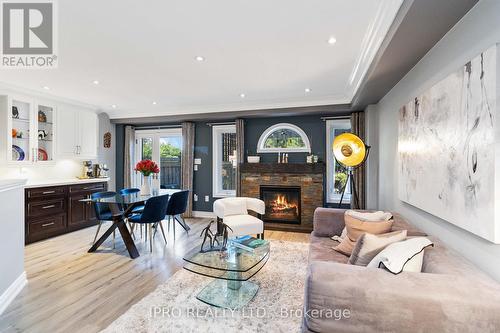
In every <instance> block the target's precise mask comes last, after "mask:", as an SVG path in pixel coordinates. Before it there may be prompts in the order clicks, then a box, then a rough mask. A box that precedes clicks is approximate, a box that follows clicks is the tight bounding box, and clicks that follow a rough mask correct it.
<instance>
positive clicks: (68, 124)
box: [57, 107, 98, 159]
mask: <svg viewBox="0 0 500 333" xmlns="http://www.w3.org/2000/svg"><path fill="white" fill-rule="evenodd" d="M58 114H59V116H58V126H57V128H58V129H57V137H58V138H59V140H58V141H57V151H58V155H59V156H61V157H72V158H81V159H95V158H97V135H98V134H97V133H98V119H97V115H96V114H95V113H93V112H89V111H83V110H80V109H78V108H69V107H68V108H64V109H62V110H60V112H59V113H58Z"/></svg>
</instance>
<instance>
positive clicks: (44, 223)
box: [26, 214, 66, 241]
mask: <svg viewBox="0 0 500 333" xmlns="http://www.w3.org/2000/svg"><path fill="white" fill-rule="evenodd" d="M26 229H27V230H26V231H27V236H28V237H27V239H28V241H35V240H40V239H43V238H47V237H50V236H53V235H57V234H60V233H63V232H65V230H66V214H59V215H54V216H47V217H45V218H40V219H36V220H30V221H29V222H28V223H27V225H26Z"/></svg>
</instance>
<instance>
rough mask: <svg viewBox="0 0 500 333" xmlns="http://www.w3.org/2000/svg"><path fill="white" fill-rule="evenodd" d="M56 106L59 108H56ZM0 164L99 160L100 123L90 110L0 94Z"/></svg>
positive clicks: (27, 97) (26, 97) (32, 98)
mask: <svg viewBox="0 0 500 333" xmlns="http://www.w3.org/2000/svg"><path fill="white" fill-rule="evenodd" d="M56 104H57V107H56ZM0 133H2V134H3V133H5V134H3V135H2V136H3V137H2V136H0V162H2V161H3V162H5V161H6V162H7V163H8V164H14V165H34V164H40V165H42V164H50V163H53V162H54V161H55V160H57V159H58V158H78V159H86V160H93V159H97V145H98V133H99V120H98V117H97V114H96V113H95V112H93V111H90V110H88V109H85V108H82V107H78V106H74V105H68V104H63V103H55V102H49V101H45V100H42V99H39V98H34V97H29V96H22V95H14V94H10V93H5V94H1V93H0Z"/></svg>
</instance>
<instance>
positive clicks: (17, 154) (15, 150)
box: [12, 145, 24, 161]
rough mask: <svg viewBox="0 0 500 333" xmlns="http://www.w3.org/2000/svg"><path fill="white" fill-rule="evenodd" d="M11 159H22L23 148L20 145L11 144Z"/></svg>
mask: <svg viewBox="0 0 500 333" xmlns="http://www.w3.org/2000/svg"><path fill="white" fill-rule="evenodd" d="M12 160H13V161H24V150H22V149H21V147H19V146H16V145H12Z"/></svg>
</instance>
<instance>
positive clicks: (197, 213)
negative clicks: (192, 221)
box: [193, 210, 216, 219]
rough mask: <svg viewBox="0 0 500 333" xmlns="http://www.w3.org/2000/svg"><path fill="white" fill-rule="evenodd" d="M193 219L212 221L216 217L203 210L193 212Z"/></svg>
mask: <svg viewBox="0 0 500 333" xmlns="http://www.w3.org/2000/svg"><path fill="white" fill-rule="evenodd" d="M193 217H197V218H208V219H212V218H215V217H216V216H215V214H214V213H213V212H204V211H201V210H193Z"/></svg>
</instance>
